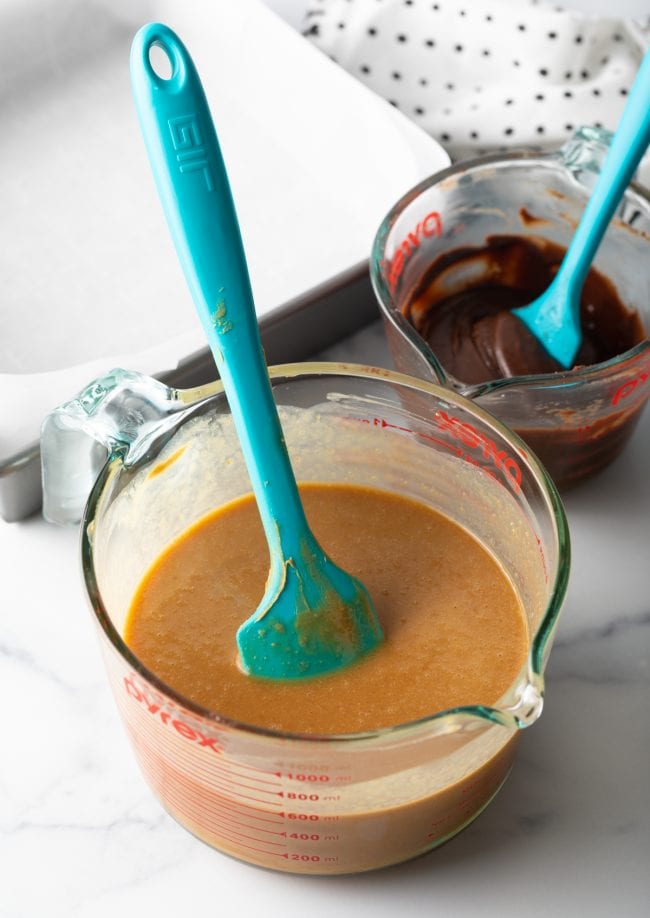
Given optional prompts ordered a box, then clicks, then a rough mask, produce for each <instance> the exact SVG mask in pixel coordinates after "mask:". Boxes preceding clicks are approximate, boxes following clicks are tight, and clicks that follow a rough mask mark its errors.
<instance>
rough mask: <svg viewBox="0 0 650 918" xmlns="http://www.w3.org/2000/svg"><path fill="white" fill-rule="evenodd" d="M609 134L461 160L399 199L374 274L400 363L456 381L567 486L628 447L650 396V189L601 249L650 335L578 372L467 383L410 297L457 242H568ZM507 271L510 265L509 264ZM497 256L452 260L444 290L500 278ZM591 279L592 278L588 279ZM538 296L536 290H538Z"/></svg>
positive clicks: (624, 210)
mask: <svg viewBox="0 0 650 918" xmlns="http://www.w3.org/2000/svg"><path fill="white" fill-rule="evenodd" d="M610 138H611V134H609V133H608V132H607V131H604V130H600V129H595V128H582V129H581V130H579V131H578V132H577V133H576V134H575V136H574V137H573V138H572V139H571V140H570V141H569V142H568V143H567V144H566V145H565V146H564V147H563V148H562V149H561V150H560V151H559V152H557V153H554V154H540V153H536V152H531V151H528V152H513V153H509V154H504V155H494V156H487V157H484V158H482V159H477V160H471V161H468V162H463V163H459V164H457V165H455V166H452V167H450V168H449V169H445V170H443V171H441V172H438V173H436V174H435V175H433V176H431V178H429V179H426V180H425V181H424V182H422V183H420V184H419V185H418V186H417V187H415V188H413V189H412V190H411V191H410V192H408V193H407V194H406V195H405V196H404V197H403V198H402V199H401V200H400V201H398V202H397V204H395V206H394V207H393V208H392V210H391V211H390V213H389V214H388V215H387V216H386V218H385V220H384V221H383V223H382V225H381V227H380V228H379V230H378V233H377V236H376V239H375V243H374V248H373V255H372V258H371V265H370V267H371V275H372V280H373V286H374V288H375V293H376V295H377V299H378V301H379V305H380V309H381V312H382V315H383V318H384V322H385V327H386V334H387V337H388V341H389V345H390V349H391V352H392V355H393V359H394V361H395V365H396V366H397V368H398V369H399V370H401V371H402V372H404V373H411V374H413V375H416V376H422V377H423V378H424V379H429V380H432V381H433V382H437V383H441V384H442V385H445V386H449V387H450V388H453V389H455V390H456V391H457V392H461V393H462V394H463V395H465V396H466V397H467V398H471V399H472V400H475V401H476V402H478V403H479V404H480V405H482V406H483V407H484V408H486V409H487V410H488V411H490V412H492V413H493V414H495V415H496V416H497V417H498V418H499V419H500V420H502V421H503V422H504V423H505V424H507V425H508V426H509V427H511V428H512V429H513V430H515V431H516V432H517V433H519V434H520V436H521V437H522V438H523V439H524V440H525V441H526V442H527V443H528V444H529V445H530V447H531V448H532V449H533V450H534V451H535V452H536V453H537V455H538V456H539V457H540V459H541V460H542V462H543V463H544V465H545V466H546V468H547V469H548V471H549V472H550V473H551V476H552V477H553V480H554V481H555V483H556V484H557V485H558V487H560V488H566V487H569V486H571V485H573V484H575V483H577V482H579V481H581V480H582V479H584V478H587V477H588V476H590V475H593V474H595V473H596V472H598V471H600V470H601V469H603V468H604V467H605V466H606V465H608V464H609V463H610V462H611V461H612V460H613V459H615V458H616V456H618V455H619V453H620V452H621V450H622V449H623V448H624V446H625V444H626V443H627V441H628V439H629V437H630V436H631V434H632V432H633V430H634V428H635V426H636V423H637V421H638V419H639V417H640V414H641V411H642V409H643V407H644V405H645V403H646V402H647V399H648V396H649V395H650V340H649V336H650V197H648V193H647V191H645V190H644V189H643V188H641V187H638V186H631V187H630V188H629V189H628V191H627V192H626V194H625V196H624V198H623V200H622V202H621V204H620V206H619V208H618V211H617V214H616V217H615V219H614V220H613V221H612V223H611V225H610V226H609V228H608V230H607V233H606V234H605V238H604V239H603V242H602V243H601V246H600V248H599V250H598V252H597V255H596V259H595V262H594V265H595V267H596V268H597V269H598V270H599V271H600V272H601V273H602V274H603V275H604V276H605V277H606V278H608V279H609V280H610V281H611V282H612V283H613V284H614V286H615V288H616V290H617V292H618V295H619V297H620V299H621V301H622V302H623V303H624V304H625V306H626V307H627V308H628V309H629V310H631V311H636V312H637V313H638V315H639V317H640V320H641V324H642V325H643V326H644V327H645V339H644V340H639V341H637V343H636V344H635V345H634V346H633V347H631V348H629V349H628V350H626V351H624V352H623V353H621V354H619V355H618V356H616V357H613V358H612V359H610V360H606V361H603V362H601V363H596V364H592V365H590V366H584V367H581V368H578V369H574V370H571V371H565V372H559V373H544V374H537V375H529V376H514V377H510V378H503V379H496V380H491V381H489V382H482V383H475V384H468V383H466V382H464V381H463V380H460V379H457V378H455V377H454V376H453V374H452V373H450V372H449V369H448V368H447V367H445V366H443V364H442V362H441V360H440V358H439V355H437V354H436V353H434V351H433V350H432V348H431V347H430V346H429V344H428V343H427V341H426V340H425V339H424V337H422V335H421V334H420V331H421V330H422V328H421V318H419V317H418V316H417V315H410V317H409V302H410V296H411V293H412V291H413V290H414V289H416V288H417V286H418V284H419V283H420V281H421V279H422V277H423V276H424V274H425V272H426V271H427V269H428V268H429V267H430V266H431V264H432V263H433V262H434V261H435V260H436V259H440V258H442V257H445V258H447V257H449V256H450V253H458V252H463V251H465V250H468V249H471V250H472V251H475V249H477V248H481V247H484V246H485V245H486V239H488V238H490V237H495V236H509V237H510V236H516V237H519V238H524V239H527V240H531V241H533V242H539V243H540V244H541V245H548V244H552V245H557V246H561V247H563V248H566V246H567V245H568V244H569V241H570V239H571V237H572V235H573V232H574V229H575V227H576V225H577V223H578V220H579V219H580V215H581V213H582V210H583V209H584V206H585V203H586V201H587V199H588V196H589V193H590V187H591V186H592V185H593V183H594V181H595V176H596V173H597V171H598V168H599V165H600V163H601V162H602V160H603V157H604V155H605V153H606V151H607V146H608V142H609V139H610ZM503 273H504V274H505V273H506V272H505V271H504V272H503ZM495 276H496V277H497V278H498V283H500V284H503V286H511V285H512V286H515V284H514V282H510V281H508V280H507V279H505V278H504V277H503V275H502V274H498V275H495V266H494V265H493V264H492V262H491V260H490V259H488V258H484V259H483V258H480V257H474V256H473V257H472V258H471V261H470V260H469V259H468V261H467V263H466V264H461V262H460V261H459V263H458V266H456V265H454V268H453V270H449V271H448V272H447V274H446V275H445V278H444V285H443V283H442V275H441V283H440V286H441V288H442V287H443V286H444V290H445V294H444V295H445V296H449V295H451V294H454V293H457V292H459V291H460V290H465V289H468V288H469V287H476V286H482V285H490V284H491V283H494V281H495ZM588 283H589V281H588ZM531 299H533V297H531Z"/></svg>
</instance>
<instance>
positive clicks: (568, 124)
mask: <svg viewBox="0 0 650 918" xmlns="http://www.w3.org/2000/svg"><path fill="white" fill-rule="evenodd" d="M648 20H649V22H648V26H649V31H650V17H648ZM303 34H305V35H306V37H307V38H308V39H309V40H310V41H312V42H313V43H314V44H315V45H316V46H317V47H319V48H320V49H321V50H322V51H324V52H325V53H326V54H327V55H328V56H330V57H332V58H333V59H336V60H337V61H338V62H339V65H340V66H343V67H345V68H346V69H347V70H348V71H349V72H350V73H352V74H353V75H354V76H355V77H356V78H357V79H360V80H362V81H363V82H364V83H366V84H367V85H368V87H369V88H370V89H372V90H373V91H374V92H375V93H377V94H379V95H381V96H383V97H384V99H386V101H387V102H388V103H390V104H391V105H392V106H394V107H395V108H397V109H399V110H400V111H401V112H403V113H404V115H405V116H406V117H409V118H412V119H413V120H414V121H415V122H416V123H417V124H418V125H420V126H421V127H423V128H424V129H425V130H427V131H428V132H429V133H430V134H431V135H432V136H433V137H435V138H436V139H437V140H438V141H439V142H440V143H442V145H443V146H445V148H446V149H447V150H448V152H449V153H450V154H451V156H452V158H461V157H466V156H472V155H477V154H479V153H487V152H494V151H498V150H502V149H510V148H511V147H512V146H518V145H529V146H536V147H539V148H540V149H549V148H557V147H559V146H560V145H561V144H562V143H563V142H565V141H566V139H567V136H569V135H571V134H572V133H573V132H574V131H575V130H576V129H577V128H578V127H579V126H580V125H586V126H588V125H593V126H598V125H601V124H602V125H604V126H605V127H607V128H608V129H610V130H614V128H615V127H616V124H617V121H618V118H619V116H620V112H621V111H622V108H623V106H624V104H625V101H626V96H627V93H628V92H629V88H630V86H631V85H632V82H633V80H634V76H635V74H636V70H637V68H638V65H639V62H640V59H641V57H642V54H643V48H642V47H641V46H640V41H639V39H638V36H636V33H634V31H633V30H630V29H628V27H627V25H626V23H625V22H624V21H623V20H621V19H614V18H609V19H606V18H604V17H598V16H595V15H593V14H582V13H579V12H577V11H575V10H571V11H570V12H568V11H565V10H564V9H562V8H559V7H558V8H554V7H552V6H551V5H550V4H549V3H538V2H536V0H517V2H514V0H472V2H471V3H470V2H468V0H438V2H435V3H432V2H427V0H308V8H307V11H306V14H305V26H304V29H303Z"/></svg>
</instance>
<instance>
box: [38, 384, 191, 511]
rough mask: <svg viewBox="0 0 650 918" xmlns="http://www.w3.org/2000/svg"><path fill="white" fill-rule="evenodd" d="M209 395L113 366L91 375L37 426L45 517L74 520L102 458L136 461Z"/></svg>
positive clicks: (104, 459) (91, 484) (85, 498)
mask: <svg viewBox="0 0 650 918" xmlns="http://www.w3.org/2000/svg"><path fill="white" fill-rule="evenodd" d="M205 395H207V393H206V392H204V390H199V389H196V390H187V391H185V392H179V391H178V390H176V389H170V388H168V387H167V386H165V385H163V384H162V383H161V382H158V381H157V380H155V379H152V378H151V377H149V376H144V375H143V374H141V373H134V372H132V371H129V370H120V369H115V370H111V372H110V373H107V374H106V376H102V377H100V378H98V379H95V380H93V382H91V383H90V384H89V385H88V386H86V388H85V389H83V390H82V391H81V392H79V394H78V395H76V396H75V398H73V399H71V400H70V401H69V402H66V403H65V404H63V405H61V406H59V407H58V408H55V409H54V411H52V412H50V414H48V415H47V417H46V418H45V420H44V422H43V426H42V429H41V474H42V484H43V516H44V517H45V519H46V520H48V522H50V523H60V524H64V523H78V522H79V520H80V519H81V517H82V515H83V510H84V507H85V504H86V501H87V499H88V495H89V493H90V490H91V488H92V486H93V484H94V483H95V479H96V478H97V475H98V474H99V472H100V470H101V469H102V467H103V465H104V463H105V462H106V460H107V459H108V458H109V457H111V456H115V455H118V454H121V455H122V457H123V460H124V462H125V464H126V465H128V464H132V463H133V462H135V461H136V460H137V459H138V458H139V457H140V455H142V453H143V452H144V451H145V450H146V449H148V448H149V447H150V446H151V444H152V442H153V441H154V440H155V439H156V438H157V437H158V436H159V435H160V434H161V433H163V431H164V430H165V421H166V420H168V421H169V425H171V424H172V423H175V421H176V416H177V415H178V413H179V412H180V411H183V410H185V409H187V408H188V406H189V405H192V404H195V403H196V402H197V401H200V400H201V398H202V397H205Z"/></svg>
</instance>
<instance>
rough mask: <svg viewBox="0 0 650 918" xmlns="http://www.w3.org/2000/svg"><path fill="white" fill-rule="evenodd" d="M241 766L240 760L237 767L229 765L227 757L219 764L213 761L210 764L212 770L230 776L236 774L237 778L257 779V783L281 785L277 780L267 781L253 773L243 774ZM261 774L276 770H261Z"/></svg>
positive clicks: (273, 785)
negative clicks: (240, 769)
mask: <svg viewBox="0 0 650 918" xmlns="http://www.w3.org/2000/svg"><path fill="white" fill-rule="evenodd" d="M239 767H240V765H239V762H238V763H237V768H231V767H230V766H229V765H228V763H227V761H226V759H222V760H221V762H220V763H219V764H218V765H217V764H215V763H214V762H212V763H211V764H210V771H215V772H217V773H219V774H223V775H227V776H228V777H230V775H235V776H236V777H237V778H246V780H247V781H255V782H256V784H270V785H271V787H278V786H279V784H278V782H277V781H267V780H266V779H265V778H255V777H253V776H252V775H246V774H243V773H242V772H241V771H239V770H238V769H239ZM261 774H266V775H270V774H274V772H268V771H265V772H261Z"/></svg>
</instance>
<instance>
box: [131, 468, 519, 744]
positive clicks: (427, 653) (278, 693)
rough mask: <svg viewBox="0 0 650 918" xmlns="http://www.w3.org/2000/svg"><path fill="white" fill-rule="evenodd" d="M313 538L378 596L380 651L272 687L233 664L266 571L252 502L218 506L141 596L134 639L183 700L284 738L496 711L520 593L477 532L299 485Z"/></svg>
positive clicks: (508, 679) (413, 509) (515, 661)
mask: <svg viewBox="0 0 650 918" xmlns="http://www.w3.org/2000/svg"><path fill="white" fill-rule="evenodd" d="M300 492H301V496H302V499H303V502H304V506H305V510H306V513H307V517H308V519H309V521H310V524H311V526H312V528H313V531H314V534H315V535H316V538H317V539H318V540H319V542H320V543H321V544H322V546H323V548H324V549H325V550H326V551H327V552H328V554H329V555H330V557H331V558H332V559H333V560H334V561H335V562H336V563H337V564H339V565H341V567H343V568H345V569H346V570H348V571H349V572H350V573H351V574H353V575H355V576H356V577H358V578H359V579H360V580H361V581H362V582H363V583H364V584H365V585H366V587H367V588H368V590H369V592H370V595H371V597H372V600H373V602H374V604H375V608H376V610H377V613H378V615H379V618H380V620H381V623H382V627H383V629H384V634H385V641H384V642H383V643H382V644H381V645H380V646H379V648H378V649H377V650H374V651H372V652H371V653H370V654H368V655H367V656H366V657H364V658H363V659H361V660H360V661H359V662H357V663H355V664H354V665H352V666H350V667H347V668H346V669H344V670H341V671H340V672H338V673H335V674H332V675H328V676H322V677H319V678H315V679H310V680H294V681H291V682H271V681H268V680H262V679H257V678H254V677H251V676H246V675H244V674H243V673H242V672H241V671H240V670H239V668H238V667H237V649H236V644H235V633H236V631H237V628H238V627H239V625H240V624H241V623H242V621H244V619H246V618H247V617H248V616H249V615H250V614H251V613H252V612H253V611H254V610H255V609H256V607H257V605H258V603H259V601H260V599H261V598H262V594H263V592H264V585H265V582H266V577H267V574H268V568H269V556H268V548H267V545H266V541H265V538H264V533H263V530H262V526H261V523H260V520H259V516H258V513H257V508H256V505H255V501H254V499H253V497H252V495H248V496H246V497H244V498H241V499H239V500H236V501H234V502H232V503H230V504H228V505H226V506H224V507H220V508H218V509H217V510H215V511H214V512H213V513H212V514H210V515H208V516H207V517H204V518H203V519H201V520H200V521H199V522H198V523H196V524H195V525H194V526H193V527H191V528H190V529H189V530H187V531H186V532H185V533H183V534H182V535H181V536H180V537H179V538H178V539H177V540H176V541H175V542H173V543H172V544H171V545H170V546H169V547H168V548H167V550H166V551H165V552H164V553H163V554H162V555H161V556H160V557H159V558H158V560H157V561H156V563H155V564H154V565H153V567H152V568H151V569H150V570H149V572H148V573H147V575H146V576H145V578H144V580H143V581H142V583H141V584H140V587H139V589H138V591H137V593H136V595H135V597H134V599H133V603H132V607H131V610H130V613H129V616H128V620H127V625H126V631H125V640H126V642H127V644H128V645H129V647H130V648H131V649H132V650H133V652H134V653H135V654H136V655H137V656H138V658H139V659H140V660H141V661H142V662H143V663H144V664H145V665H146V666H147V667H148V668H149V669H150V670H152V671H153V672H154V673H156V674H157V675H158V677H159V678H161V679H162V680H163V681H164V682H166V683H167V684H168V685H170V686H172V687H173V688H174V689H176V691H177V692H180V693H181V694H183V695H185V696H186V697H187V698H190V699H192V700H193V701H195V702H198V703H199V704H201V705H203V706H205V707H206V708H209V709H210V710H212V711H214V712H217V713H218V714H221V715H223V716H225V717H228V718H232V719H234V720H237V721H240V722H243V723H247V724H252V725H256V726H262V727H266V728H271V729H275V730H284V731H289V732H295V733H309V734H322V735H331V734H344V733H356V732H361V731H366V730H374V729H376V728H380V727H387V726H392V725H395V724H400V723H406V722H409V721H413V720H417V719H418V718H421V717H426V716H427V715H431V714H433V713H435V712H437V711H441V710H444V709H447V708H452V707H457V706H461V705H473V704H486V705H489V704H493V703H494V702H496V701H497V699H499V697H500V696H501V695H502V694H503V693H504V692H505V690H506V689H507V688H508V686H509V685H510V684H511V683H512V681H513V680H514V678H515V676H516V674H517V672H518V671H519V669H520V667H521V666H522V664H523V662H524V659H525V656H526V651H527V646H528V636H527V629H526V624H525V620H524V615H523V611H522V608H521V604H520V602H519V599H518V597H517V595H516V593H515V591H514V589H513V587H512V585H511V583H510V581H509V580H508V578H507V577H506V575H505V574H504V572H503V570H502V569H501V568H500V567H499V565H498V564H497V562H496V561H495V560H494V558H493V557H492V556H491V555H490V554H489V553H488V552H487V551H486V549H485V548H483V547H482V546H481V545H480V544H479V543H478V542H477V541H476V540H475V539H474V538H473V537H472V536H471V535H470V534H469V533H468V532H466V531H465V530H463V529H462V528H461V527H459V526H458V525H457V524H455V523H454V522H452V521H451V520H449V519H448V518H446V517H444V516H442V515H440V514H439V513H437V512H436V511H434V510H432V509H431V508H429V507H427V506H425V505H424V504H421V503H418V502H415V501H413V500H410V499H407V498H404V497H401V496H398V495H395V494H391V493H389V492H387V491H379V490H374V489H371V488H362V487H358V486H356V485H339V484H336V485H334V484H307V485H302V486H301V488H300Z"/></svg>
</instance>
